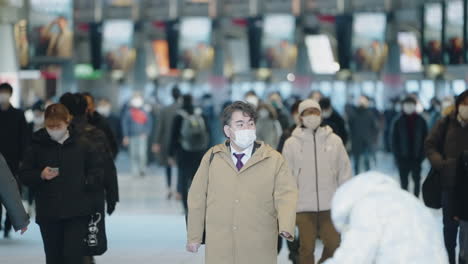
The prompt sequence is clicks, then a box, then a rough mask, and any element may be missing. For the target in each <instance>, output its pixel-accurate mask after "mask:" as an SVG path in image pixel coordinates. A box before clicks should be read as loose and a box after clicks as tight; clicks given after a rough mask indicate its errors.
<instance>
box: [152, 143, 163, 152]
mask: <svg viewBox="0 0 468 264" xmlns="http://www.w3.org/2000/svg"><path fill="white" fill-rule="evenodd" d="M152 150H153V153H159V152H161V145H160V144H153V147H152Z"/></svg>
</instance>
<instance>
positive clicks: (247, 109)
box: [223, 101, 257, 126]
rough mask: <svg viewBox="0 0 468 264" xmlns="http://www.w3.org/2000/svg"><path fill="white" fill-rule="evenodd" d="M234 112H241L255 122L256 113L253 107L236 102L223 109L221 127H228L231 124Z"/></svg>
mask: <svg viewBox="0 0 468 264" xmlns="http://www.w3.org/2000/svg"><path fill="white" fill-rule="evenodd" d="M236 111H239V112H242V113H243V114H244V115H245V116H249V117H250V118H252V119H253V120H254V122H257V111H255V108H254V106H253V105H251V104H249V103H246V102H242V101H236V102H234V103H232V104H230V105H228V106H227V107H226V108H224V111H223V126H228V125H229V124H230V123H231V119H232V114H233V113H234V112H236Z"/></svg>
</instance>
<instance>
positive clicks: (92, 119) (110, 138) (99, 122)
mask: <svg viewBox="0 0 468 264" xmlns="http://www.w3.org/2000/svg"><path fill="white" fill-rule="evenodd" d="M88 120H89V124H90V125H92V126H94V127H95V128H97V129H99V130H101V131H102V132H103V133H104V135H105V136H106V138H107V143H108V144H109V148H110V151H111V154H112V158H114V159H115V158H116V157H117V153H118V151H119V144H118V142H117V135H115V134H114V132H113V130H112V128H111V126H110V124H109V122H108V121H107V119H106V118H105V117H103V116H102V115H100V114H99V113H98V112H94V113H93V114H92V115H90V116H89V118H88Z"/></svg>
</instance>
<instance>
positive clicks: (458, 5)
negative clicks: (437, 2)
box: [445, 1, 464, 65]
mask: <svg viewBox="0 0 468 264" xmlns="http://www.w3.org/2000/svg"><path fill="white" fill-rule="evenodd" d="M445 17H446V24H445V50H446V52H445V62H446V63H447V64H452V65H453V64H463V63H464V59H463V45H464V43H463V1H452V2H447V7H446V9H445Z"/></svg>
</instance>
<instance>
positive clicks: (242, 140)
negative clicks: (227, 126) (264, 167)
mask: <svg viewBox="0 0 468 264" xmlns="http://www.w3.org/2000/svg"><path fill="white" fill-rule="evenodd" d="M234 136H235V137H236V138H235V139H232V141H233V142H234V143H235V144H236V145H237V146H238V147H239V148H242V149H246V148H248V147H250V146H252V144H253V143H254V142H255V140H256V139H257V131H256V130H255V129H243V130H237V131H234Z"/></svg>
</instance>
